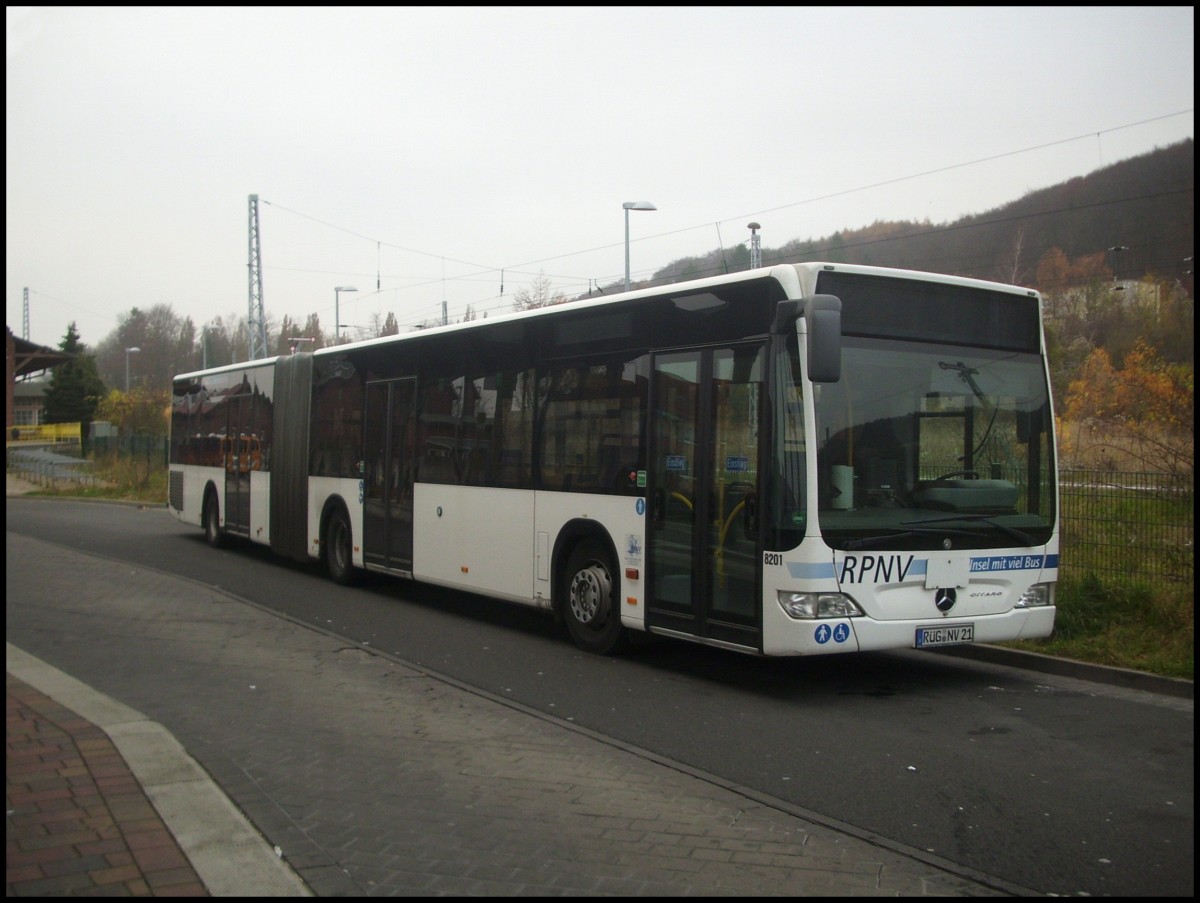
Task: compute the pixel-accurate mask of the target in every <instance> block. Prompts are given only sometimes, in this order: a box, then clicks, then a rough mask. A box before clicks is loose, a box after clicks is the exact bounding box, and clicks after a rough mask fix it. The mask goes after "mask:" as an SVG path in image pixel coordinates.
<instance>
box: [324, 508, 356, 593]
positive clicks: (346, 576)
mask: <svg viewBox="0 0 1200 903" xmlns="http://www.w3.org/2000/svg"><path fill="white" fill-rule="evenodd" d="M350 535H351V534H350V521H349V520H348V519H347V517H346V513H345V512H344V511H340V510H339V511H334V512H333V514H331V515H330V516H329V523H328V525H326V527H325V566H326V567H327V568H329V576H330V578H331V579H332V580H333V582H334V583H337V584H338V585H340V586H346V585H347V584H349V583H351V582H352V581H353V579H354V552H353V550H352V548H351V546H350Z"/></svg>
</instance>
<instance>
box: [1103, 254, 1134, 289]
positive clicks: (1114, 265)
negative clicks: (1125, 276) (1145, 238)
mask: <svg viewBox="0 0 1200 903" xmlns="http://www.w3.org/2000/svg"><path fill="white" fill-rule="evenodd" d="M1108 250H1109V251H1111V252H1112V256H1113V285H1114V286H1115V287H1116V288H1117V289H1120V288H1124V286H1120V285H1117V255H1118V254H1120V253H1121V252H1122V251H1128V250H1129V248H1127V247H1125V245H1113V246H1112V247H1111V248H1109V249H1108Z"/></svg>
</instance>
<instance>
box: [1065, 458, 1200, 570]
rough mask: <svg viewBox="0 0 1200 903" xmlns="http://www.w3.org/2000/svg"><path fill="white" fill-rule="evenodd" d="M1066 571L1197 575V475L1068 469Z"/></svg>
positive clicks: (1066, 483)
mask: <svg viewBox="0 0 1200 903" xmlns="http://www.w3.org/2000/svg"><path fill="white" fill-rule="evenodd" d="M1059 480H1060V485H1061V495H1060V514H1061V525H1062V531H1061V549H1060V551H1061V561H1060V565H1061V568H1062V571H1061V572H1062V573H1063V574H1064V575H1071V576H1083V575H1084V574H1087V573H1092V574H1094V575H1095V576H1097V577H1101V578H1103V579H1104V580H1105V581H1106V582H1114V583H1122V584H1127V583H1134V582H1142V583H1154V582H1156V581H1157V582H1170V583H1180V584H1193V583H1194V582H1195V577H1196V574H1195V546H1194V539H1193V525H1194V498H1195V496H1194V490H1195V476H1194V474H1166V473H1136V472H1125V471H1107V470H1065V471H1063V472H1062V473H1061V474H1060V475H1059Z"/></svg>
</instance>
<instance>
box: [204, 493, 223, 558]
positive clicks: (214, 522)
mask: <svg viewBox="0 0 1200 903" xmlns="http://www.w3.org/2000/svg"><path fill="white" fill-rule="evenodd" d="M203 516H204V539H205V541H207V542H208V544H209V545H210V546H212V547H213V548H214V549H219V548H220V547H221V546H222V545H224V543H225V531H224V530H222V529H221V508H220V506H219V505H218V504H217V496H216V494H215V493H213V492H209V493H208V494H206V495H205V496H204V515H203Z"/></svg>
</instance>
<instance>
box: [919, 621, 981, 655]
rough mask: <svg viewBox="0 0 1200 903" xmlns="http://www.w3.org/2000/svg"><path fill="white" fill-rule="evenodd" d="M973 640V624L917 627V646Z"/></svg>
mask: <svg viewBox="0 0 1200 903" xmlns="http://www.w3.org/2000/svg"><path fill="white" fill-rule="evenodd" d="M973 642H975V625H974V624H954V625H948V624H947V625H944V626H943V625H939V626H937V627H918V628H917V644H916V645H917V648H918V649H925V648H927V647H929V646H953V645H955V644H957V643H973Z"/></svg>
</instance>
